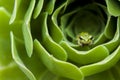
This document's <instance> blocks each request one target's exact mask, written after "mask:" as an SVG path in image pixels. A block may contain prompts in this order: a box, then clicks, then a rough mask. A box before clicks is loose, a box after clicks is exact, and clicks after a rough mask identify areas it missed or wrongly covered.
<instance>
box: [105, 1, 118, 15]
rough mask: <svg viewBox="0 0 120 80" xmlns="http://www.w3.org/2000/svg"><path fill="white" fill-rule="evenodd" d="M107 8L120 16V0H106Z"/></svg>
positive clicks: (112, 13) (111, 12)
mask: <svg viewBox="0 0 120 80" xmlns="http://www.w3.org/2000/svg"><path fill="white" fill-rule="evenodd" d="M105 1H106V3H107V9H108V11H109V13H110V14H111V15H113V16H120V1H119V0H105Z"/></svg>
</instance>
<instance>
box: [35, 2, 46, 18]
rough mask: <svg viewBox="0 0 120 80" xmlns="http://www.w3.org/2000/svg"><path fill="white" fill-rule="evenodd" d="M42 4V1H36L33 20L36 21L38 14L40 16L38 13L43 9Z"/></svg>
mask: <svg viewBox="0 0 120 80" xmlns="http://www.w3.org/2000/svg"><path fill="white" fill-rule="evenodd" d="M43 3H44V0H39V1H38V3H37V6H36V8H35V10H34V15H33V17H34V19H36V18H37V17H38V16H39V14H40V12H41V10H42V8H43Z"/></svg>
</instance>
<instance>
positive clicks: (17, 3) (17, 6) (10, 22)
mask: <svg viewBox="0 0 120 80" xmlns="http://www.w3.org/2000/svg"><path fill="white" fill-rule="evenodd" d="M20 3H21V0H15V1H14V10H13V13H12V15H11V19H10V21H9V24H12V23H13V22H14V20H15V18H16V15H17V11H18V8H19V6H20Z"/></svg>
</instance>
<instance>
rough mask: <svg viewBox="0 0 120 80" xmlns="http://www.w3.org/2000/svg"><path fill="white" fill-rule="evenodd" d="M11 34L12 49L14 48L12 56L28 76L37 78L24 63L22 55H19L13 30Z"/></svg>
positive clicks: (33, 79)
mask: <svg viewBox="0 0 120 80" xmlns="http://www.w3.org/2000/svg"><path fill="white" fill-rule="evenodd" d="M10 36H11V50H12V57H13V59H14V60H15V62H16V63H17V65H18V66H19V68H20V69H21V70H22V71H23V72H24V73H25V74H26V75H27V77H28V78H29V79H30V80H36V78H35V76H34V75H33V74H32V72H31V71H30V70H28V69H27V68H26V67H25V65H24V63H23V62H22V60H21V59H20V57H19V55H18V52H17V48H16V44H15V39H14V35H13V33H12V32H11V33H10Z"/></svg>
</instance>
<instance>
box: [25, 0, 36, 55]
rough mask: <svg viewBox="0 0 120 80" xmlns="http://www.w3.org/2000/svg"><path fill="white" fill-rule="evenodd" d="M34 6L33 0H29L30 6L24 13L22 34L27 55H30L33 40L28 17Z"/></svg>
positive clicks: (29, 17)
mask: <svg viewBox="0 0 120 80" xmlns="http://www.w3.org/2000/svg"><path fill="white" fill-rule="evenodd" d="M34 6H35V0H31V3H30V6H29V8H28V10H27V12H26V14H25V19H24V21H25V22H24V23H23V36H24V41H25V47H26V51H27V54H28V56H29V57H31V55H32V52H33V40H32V36H31V32H30V19H31V16H32V12H33V9H34Z"/></svg>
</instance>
